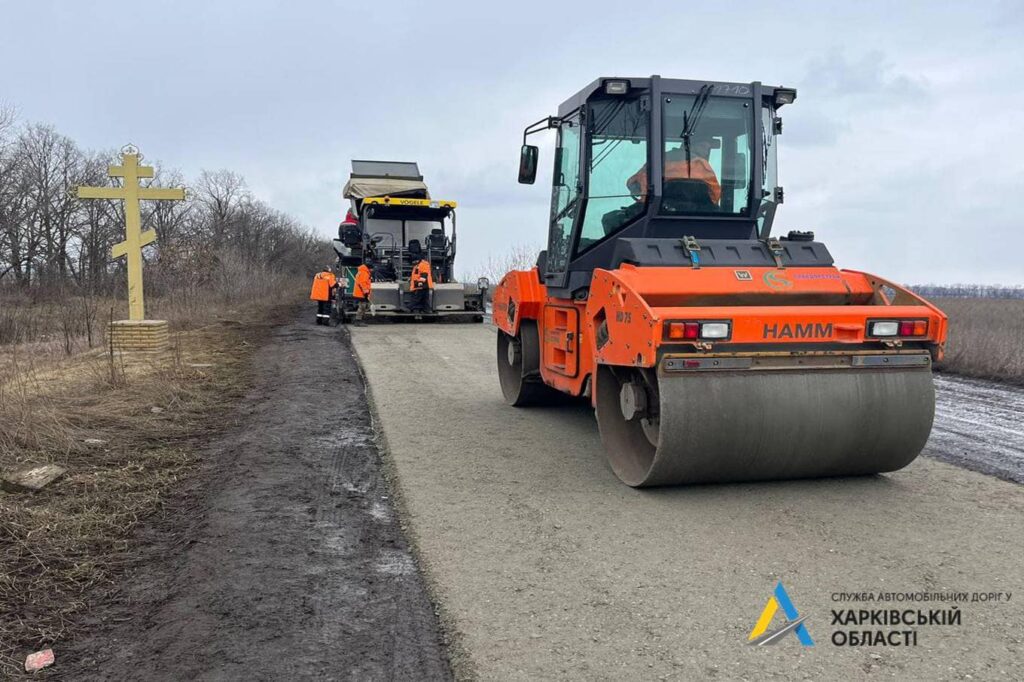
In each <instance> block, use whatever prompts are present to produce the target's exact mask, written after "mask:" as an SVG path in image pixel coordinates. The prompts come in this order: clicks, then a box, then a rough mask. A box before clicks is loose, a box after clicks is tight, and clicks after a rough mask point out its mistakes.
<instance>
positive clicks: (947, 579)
mask: <svg viewBox="0 0 1024 682" xmlns="http://www.w3.org/2000/svg"><path fill="white" fill-rule="evenodd" d="M353 337H354V341H355V347H356V351H357V354H358V355H359V357H360V360H361V362H362V364H363V366H364V368H365V371H366V374H367V378H368V380H369V384H370V388H371V391H372V394H373V398H374V402H375V405H376V409H377V411H378V413H379V417H380V424H381V427H382V429H383V433H384V435H385V436H386V444H387V447H388V449H389V457H390V461H391V465H392V466H393V467H394V469H395V472H396V474H397V480H398V487H399V489H400V491H401V494H402V496H403V499H404V504H403V507H402V508H403V509H404V512H405V513H406V514H407V515H408V521H409V524H410V529H411V532H412V535H413V539H414V542H415V543H416V545H417V547H418V551H419V556H420V559H421V562H422V564H423V566H424V569H425V575H426V578H427V581H428V584H429V585H430V586H431V588H432V590H433V591H434V592H435V595H436V597H437V599H438V600H439V602H440V604H441V607H442V611H443V619H444V622H445V624H446V626H447V628H448V629H449V630H450V631H451V633H452V634H453V635H454V637H455V641H456V647H455V649H454V665H455V668H456V672H457V674H459V675H473V674H476V675H480V676H481V677H483V678H486V679H524V680H525V679H542V678H566V677H571V678H583V679H623V678H644V679H657V678H672V679H681V680H684V679H685V680H689V679H705V678H712V677H719V678H721V679H744V678H745V679H751V678H758V679H761V678H765V677H773V676H778V677H795V678H804V677H810V678H815V679H826V678H828V679H861V678H866V677H871V678H876V677H878V676H882V677H899V678H902V679H963V678H965V676H966V675H968V674H970V675H972V676H973V678H974V679H1013V678H1016V677H1018V675H1019V665H1020V661H1021V660H1022V655H1024V653H1022V644H1021V642H1022V635H1021V632H1024V610H1022V609H1021V608H1020V603H1021V600H1022V599H1024V595H1022V594H1020V593H1019V591H1018V590H1019V588H1020V587H1021V576H1022V570H1021V567H1020V548H1019V542H1018V541H1017V538H1019V536H1020V531H1021V528H1022V527H1024V488H1021V487H1020V486H1018V485H1015V484H1013V483H1009V482H1006V481H1002V480H997V479H995V478H992V477H989V476H985V475H982V474H979V473H974V472H971V471H966V470H964V469H961V468H959V467H955V466H951V465H949V464H945V463H942V462H938V461H935V460H934V459H929V458H918V459H917V460H916V461H915V462H914V463H913V464H912V465H911V466H909V467H908V468H907V469H905V470H903V471H900V472H897V473H895V474H891V475H886V476H879V477H868V478H857V479H834V480H825V481H801V482H781V483H768V484H746V485H731V486H704V487H691V488H674V489H659V490H647V491H636V490H632V489H630V488H627V487H626V486H624V485H622V484H621V483H619V482H618V481H617V479H616V478H615V477H614V475H613V474H612V473H611V471H610V470H609V469H608V467H607V466H606V464H605V462H604V455H603V452H602V449H601V445H600V442H599V440H598V435H597V430H596V425H595V422H594V419H593V416H592V413H591V412H590V411H589V410H588V409H586V408H585V407H561V408H537V409H519V410H517V409H513V408H510V407H506V406H505V405H504V404H503V402H502V400H501V394H500V391H499V389H498V384H497V379H496V377H495V373H494V332H493V331H492V330H491V329H490V328H488V327H485V326H477V325H467V326H449V325H444V326H398V325H382V326H371V327H369V328H365V329H358V330H355V331H354V334H353ZM953 383H955V382H953ZM950 385H951V384H949V383H945V381H943V382H940V384H939V386H940V391H943V390H945V391H946V394H949V393H950V391H949V388H948V387H949V386H950ZM961 395H962V396H965V398H964V399H966V394H964V393H961ZM943 400H944V401H945V402H944V403H943V404H944V405H945V407H940V410H939V417H938V419H939V427H938V428H937V431H936V438H934V439H933V441H932V442H931V444H930V445H929V452H930V454H933V455H936V454H944V455H948V456H950V457H952V456H954V455H953V454H952V453H950V452H947V450H949V449H953V450H959V452H957V453H955V456H958V457H963V456H964V453H968V452H970V451H972V450H977V451H978V452H983V451H984V450H985V449H986V448H988V447H989V446H990V445H992V442H991V441H985V440H975V441H972V440H971V439H970V438H969V436H971V435H973V432H971V431H969V430H968V431H966V436H964V435H962V436H960V437H955V436H954V435H951V434H952V433H953V428H954V427H952V426H951V425H950V424H949V422H948V421H947V422H943V421H942V420H943V417H944V415H948V413H949V410H950V409H952V408H951V407H949V401H946V400H945V398H943ZM961 407H963V406H961ZM991 407H992V409H994V410H995V409H998V406H997V405H992V406H991ZM967 411H968V412H969V410H967ZM958 414H960V415H961V416H962V415H964V414H965V411H964V410H963V409H961V410H960V411H959V412H958ZM1018 414H1019V413H1018ZM964 418H966V417H964ZM1018 419H1019V417H1018ZM985 420H986V421H992V418H991V417H986V418H985ZM1017 428H1018V429H1019V427H1017ZM960 430H961V431H964V429H960ZM1011 431H1012V429H1010V431H1004V432H1003V433H1002V435H993V433H991V432H987V434H988V435H987V436H985V437H986V438H995V439H1004V440H1003V442H1002V443H997V444H998V445H1000V446H1001V447H1008V448H1010V449H1011V450H1013V451H1017V452H1019V451H1020V450H1021V449H1022V443H1021V441H1020V440H1019V439H1018V440H1017V441H1015V442H1013V443H1007V442H1006V441H1005V439H1006V438H1007V437H1011V436H1012V435H1013V434H1012V433H1011ZM951 443H952V444H953V446H951ZM1008 456H1009V455H1008ZM780 579H781V580H782V581H783V582H784V584H785V585H786V588H787V589H788V591H789V594H790V596H791V597H792V599H793V601H794V603H795V605H796V607H797V608H798V609H799V611H800V615H801V616H806V617H807V621H806V623H807V627H808V629H809V631H810V632H811V634H812V635H813V636H814V637H815V638H816V644H817V645H816V646H815V647H814V648H806V649H805V648H802V647H800V646H798V645H797V643H796V640H795V639H792V638H790V639H791V641H787V642H783V643H782V644H780V645H779V646H775V647H765V648H753V647H748V646H746V639H747V634H748V633H749V631H750V629H751V628H752V626H753V624H754V621H755V620H756V619H757V617H758V615H759V613H760V611H761V609H762V608H763V607H764V604H765V602H766V601H767V599H768V597H769V596H770V593H771V590H772V588H773V586H774V585H775V582H776V581H777V580H780ZM863 591H872V592H881V591H893V592H921V591H926V592H947V591H964V592H975V591H984V592H989V591H1003V592H1014V593H1017V594H1015V595H1014V596H1013V598H1012V601H1010V602H1009V603H1000V604H979V603H967V604H963V605H961V606H960V610H961V611H963V624H962V625H961V626H958V627H955V626H946V627H941V626H931V627H930V628H929V627H927V626H926V627H924V628H923V629H921V631H920V633H919V635H920V640H919V645H918V646H916V647H907V648H895V647H860V648H841V647H835V646H833V645H832V643H831V642H830V636H831V634H832V631H833V630H834V629H835V628H834V627H832V625H831V620H832V618H831V614H830V610H831V609H835V608H842V607H844V606H852V607H854V608H858V607H860V608H864V607H865V606H864V605H862V604H846V605H843V604H841V603H837V602H835V601H834V600H833V595H834V594H836V593H842V592H863ZM901 606H902V605H901ZM914 606H922V607H923V608H925V610H927V609H928V608H930V607H935V606H936V604H924V605H920V604H918V605H914ZM939 606H944V607H949V606H950V604H939ZM852 629H871V628H869V627H862V628H852Z"/></svg>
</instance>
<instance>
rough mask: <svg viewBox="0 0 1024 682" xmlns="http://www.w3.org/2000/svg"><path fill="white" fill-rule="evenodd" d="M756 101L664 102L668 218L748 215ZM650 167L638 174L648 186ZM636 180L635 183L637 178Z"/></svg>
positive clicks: (683, 98) (681, 98)
mask: <svg viewBox="0 0 1024 682" xmlns="http://www.w3.org/2000/svg"><path fill="white" fill-rule="evenodd" d="M750 107H751V102H750V101H749V100H744V99H739V98H735V97H714V96H710V89H708V90H707V91H704V92H702V93H701V94H698V95H667V96H665V97H664V100H663V103H662V116H663V118H662V130H663V131H664V137H665V139H664V159H663V166H662V183H663V184H662V202H661V206H660V207H659V209H658V210H659V213H661V214H662V215H694V214H697V215H701V214H727V215H748V213H749V210H750V209H749V206H750V177H751V167H750V162H751V158H752V156H753V154H752V153H751V145H752V144H753V135H752V131H751V126H752V125H753V116H752V115H751V110H750ZM645 174H646V169H641V171H639V172H638V175H642V176H644V177H643V178H638V179H642V180H643V181H644V184H646V175H645ZM631 180H632V179H631Z"/></svg>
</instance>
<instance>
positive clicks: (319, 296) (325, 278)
mask: <svg viewBox="0 0 1024 682" xmlns="http://www.w3.org/2000/svg"><path fill="white" fill-rule="evenodd" d="M337 284H338V278H337V277H335V276H334V273H333V272H328V271H324V272H318V273H316V276H315V277H314V278H313V288H312V289H311V290H310V292H309V298H310V300H312V301H329V300H331V289H333V288H334V287H335V286H336V285H337Z"/></svg>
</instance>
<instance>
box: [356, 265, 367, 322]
mask: <svg viewBox="0 0 1024 682" xmlns="http://www.w3.org/2000/svg"><path fill="white" fill-rule="evenodd" d="M352 297H353V298H354V299H356V326H357V327H365V326H366V313H367V312H369V310H370V268H368V267H366V263H362V264H361V265H360V266H359V268H358V269H357V270H356V281H355V283H354V284H353V286H352Z"/></svg>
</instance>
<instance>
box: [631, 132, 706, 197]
mask: <svg viewBox="0 0 1024 682" xmlns="http://www.w3.org/2000/svg"><path fill="white" fill-rule="evenodd" d="M711 149H712V141H711V140H710V139H708V138H706V137H705V138H698V137H694V138H693V140H691V142H690V155H689V156H690V158H689V160H687V158H686V156H687V155H686V145H685V144H683V145H680V146H679V148H677V149H672V150H669V151H667V152H665V172H664V174H663V175H664V180H665V182H668V181H669V180H690V179H693V180H703V181H704V182H705V184H707V186H708V195H709V196H710V197H711V203H713V204H715V205H716V206H717V205H718V202H719V201H721V199H722V186H721V185H720V184H719V183H718V176H717V175H715V170H714V169H713V168H712V167H711V163H710V162H709V161H708V156H709V155H710V154H711ZM626 187H627V188H628V189H629V191H630V193H632V194H633V195H634V196H639V197H640V199H641V200H643V199H644V198H645V197H646V196H647V164H644V166H643V167H642V168H641V169H640V170H638V171H637V172H636V173H634V174H633V175H632V176H631V177H630V178H629V180H626Z"/></svg>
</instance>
